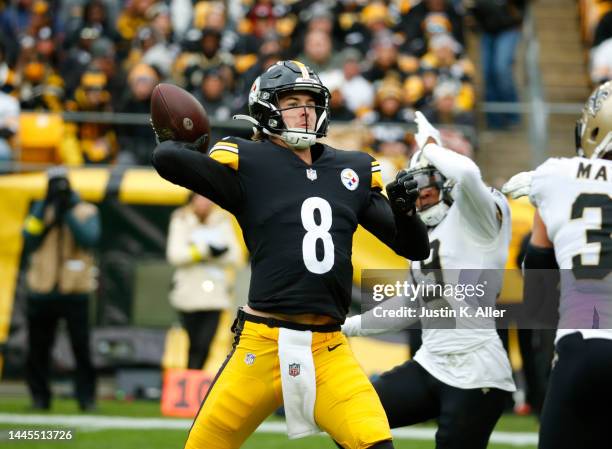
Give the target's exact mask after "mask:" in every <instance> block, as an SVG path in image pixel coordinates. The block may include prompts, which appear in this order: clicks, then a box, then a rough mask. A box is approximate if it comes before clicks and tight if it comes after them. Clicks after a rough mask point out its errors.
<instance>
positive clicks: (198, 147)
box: [185, 134, 208, 153]
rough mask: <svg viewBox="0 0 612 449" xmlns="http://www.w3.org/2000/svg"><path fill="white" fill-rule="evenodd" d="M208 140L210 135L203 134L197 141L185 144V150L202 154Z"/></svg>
mask: <svg viewBox="0 0 612 449" xmlns="http://www.w3.org/2000/svg"><path fill="white" fill-rule="evenodd" d="M207 140H208V134H202V135H201V136H200V137H198V138H197V139H196V141H195V142H185V148H187V149H188V150H191V151H198V152H200V153H202V148H204V144H205V143H206V141H207Z"/></svg>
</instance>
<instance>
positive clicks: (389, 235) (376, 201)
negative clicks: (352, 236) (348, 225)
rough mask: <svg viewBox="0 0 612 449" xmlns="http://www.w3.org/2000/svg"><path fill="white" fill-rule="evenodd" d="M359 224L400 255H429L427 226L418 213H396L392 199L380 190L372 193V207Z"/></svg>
mask: <svg viewBox="0 0 612 449" xmlns="http://www.w3.org/2000/svg"><path fill="white" fill-rule="evenodd" d="M359 223H360V224H361V225H362V226H363V227H364V228H366V229H367V230H368V231H370V232H371V233H372V234H374V235H375V236H376V237H377V238H378V239H379V240H380V241H381V242H383V243H384V244H386V245H387V246H388V247H389V248H391V249H393V251H395V252H396V253H397V254H399V255H400V256H402V257H406V258H407V259H410V260H423V259H426V258H427V257H429V236H428V235H427V227H426V226H425V224H424V223H423V222H422V221H421V219H420V218H418V217H417V216H416V215H414V216H407V215H403V216H399V215H398V216H396V215H395V214H394V213H393V211H392V210H391V206H390V205H389V201H388V200H387V199H386V198H385V197H384V196H383V195H382V194H381V193H380V192H372V193H371V195H370V202H369V204H368V207H367V208H366V209H365V210H364V212H363V213H362V215H361V217H360V220H359Z"/></svg>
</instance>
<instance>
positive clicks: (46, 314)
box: [23, 167, 100, 411]
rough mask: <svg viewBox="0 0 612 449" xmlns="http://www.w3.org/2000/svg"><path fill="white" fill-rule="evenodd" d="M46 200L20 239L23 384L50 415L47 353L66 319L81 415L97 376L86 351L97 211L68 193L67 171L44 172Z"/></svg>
mask: <svg viewBox="0 0 612 449" xmlns="http://www.w3.org/2000/svg"><path fill="white" fill-rule="evenodd" d="M47 175H48V187H47V195H46V197H45V199H44V200H43V201H36V202H34V203H33V204H32V207H31V209H30V213H29V215H28V217H27V218H26V221H25V225H24V229H23V235H24V251H25V254H27V255H28V256H29V258H30V260H29V266H28V271H27V274H26V283H27V287H28V313H27V318H28V335H29V340H28V357H27V366H26V378H27V382H28V387H29V389H30V393H31V395H32V407H33V408H34V409H38V410H48V409H49V408H50V406H51V391H50V389H49V377H50V365H51V349H52V347H53V341H54V339H55V333H56V329H57V324H58V322H59V320H60V319H65V320H66V324H67V328H68V333H69V336H70V342H71V346H72V351H73V353H74V358H75V360H76V377H75V393H76V397H77V400H78V403H79V407H80V409H81V410H83V411H90V410H93V409H94V408H95V371H94V368H93V365H92V362H91V355H90V348H89V312H88V310H89V306H88V303H89V301H88V299H89V294H90V293H91V292H92V291H93V290H94V288H95V279H94V270H95V266H94V257H93V248H94V247H95V246H96V245H97V243H98V240H99V237H100V219H99V215H98V209H97V207H96V206H94V205H93V204H90V203H85V202H83V201H81V200H80V198H79V196H78V195H77V193H76V192H74V191H73V190H72V189H71V188H70V182H69V180H68V178H67V171H66V169H65V168H63V167H54V168H52V169H50V170H49V171H48V172H47Z"/></svg>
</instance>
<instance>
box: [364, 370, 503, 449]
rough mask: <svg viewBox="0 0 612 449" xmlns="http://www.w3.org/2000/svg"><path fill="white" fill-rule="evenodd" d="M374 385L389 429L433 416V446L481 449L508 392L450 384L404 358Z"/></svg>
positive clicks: (486, 440)
mask: <svg viewBox="0 0 612 449" xmlns="http://www.w3.org/2000/svg"><path fill="white" fill-rule="evenodd" d="M374 388H375V389H376V391H377V392H378V396H379V397H380V400H381V402H382V405H383V407H384V408H385V412H386V413H387V418H388V419H389V425H390V426H391V428H396V427H403V426H409V425H412V424H417V423H421V422H424V421H429V420H431V419H436V420H437V421H438V431H437V432H436V448H437V449H481V448H482V449H484V448H486V447H487V443H488V441H489V437H490V435H491V432H492V431H493V428H494V427H495V424H496V423H497V420H498V419H499V417H500V416H501V414H502V411H503V408H504V403H505V401H506V398H507V397H508V395H509V393H508V392H506V391H503V390H499V389H497V388H491V389H482V388H475V389H469V390H464V389H461V388H455V387H451V386H450V385H447V384H445V383H443V382H440V381H439V380H438V379H436V378H435V377H433V376H432V375H431V374H429V373H428V372H427V371H426V370H425V369H424V368H423V367H422V366H421V365H419V364H418V363H417V362H415V361H408V362H406V363H404V364H403V365H400V366H397V367H395V368H393V369H392V370H391V371H388V372H386V373H384V374H382V375H381V376H380V378H379V379H378V380H377V381H376V382H374Z"/></svg>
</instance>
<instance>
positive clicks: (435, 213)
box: [407, 151, 453, 227]
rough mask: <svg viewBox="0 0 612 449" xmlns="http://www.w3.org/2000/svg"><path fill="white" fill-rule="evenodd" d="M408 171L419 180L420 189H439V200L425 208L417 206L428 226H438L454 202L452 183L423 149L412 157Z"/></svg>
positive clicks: (420, 215) (418, 186)
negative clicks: (428, 158) (429, 159)
mask: <svg viewBox="0 0 612 449" xmlns="http://www.w3.org/2000/svg"><path fill="white" fill-rule="evenodd" d="M407 173H408V174H409V175H411V176H412V178H413V179H414V180H415V181H416V182H417V188H418V189H419V191H420V190H421V189H424V188H427V187H435V188H437V189H438V190H439V197H438V201H437V202H435V203H434V204H431V205H429V206H427V207H426V208H425V209H419V208H418V207H417V213H418V214H419V217H420V218H421V220H423V223H425V225H426V226H428V227H434V226H437V225H438V224H439V223H440V222H441V221H442V220H443V219H444V217H446V214H447V213H448V210H449V209H450V207H451V205H452V204H453V198H452V196H451V190H452V188H453V185H452V183H451V182H450V180H448V179H447V178H446V177H445V176H444V175H443V174H442V173H441V172H440V170H438V169H437V168H436V167H435V166H434V165H432V164H431V163H430V162H429V161H428V160H427V158H426V157H425V155H424V154H423V152H422V151H417V152H416V153H415V154H414V156H412V158H411V159H410V166H409V168H408V170H407Z"/></svg>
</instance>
